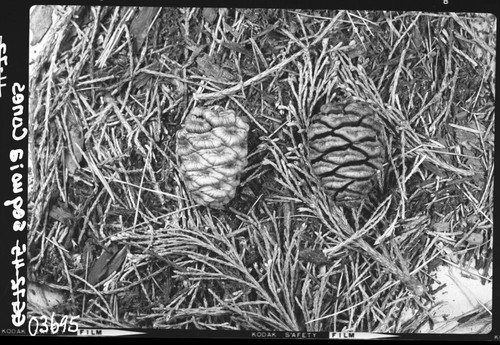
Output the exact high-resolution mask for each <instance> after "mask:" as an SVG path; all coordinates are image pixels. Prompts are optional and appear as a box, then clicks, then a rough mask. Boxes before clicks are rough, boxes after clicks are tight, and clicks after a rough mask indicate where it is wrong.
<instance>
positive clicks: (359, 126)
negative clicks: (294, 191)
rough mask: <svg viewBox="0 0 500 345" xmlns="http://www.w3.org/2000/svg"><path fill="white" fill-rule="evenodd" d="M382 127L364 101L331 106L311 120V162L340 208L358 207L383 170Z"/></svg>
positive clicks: (323, 109)
mask: <svg viewBox="0 0 500 345" xmlns="http://www.w3.org/2000/svg"><path fill="white" fill-rule="evenodd" d="M381 128H382V127H381V125H380V124H379V123H378V122H377V121H376V119H375V116H374V114H373V111H372V110H371V109H370V108H369V107H368V106H367V105H366V104H364V103H362V102H354V101H351V100H347V101H345V102H341V103H328V104H325V105H323V106H322V107H321V109H320V112H319V114H316V115H314V116H313V117H312V119H311V125H310V126H309V128H308V132H307V136H308V139H309V147H310V155H309V160H310V162H311V166H312V168H313V172H314V174H315V175H316V176H317V177H318V178H319V180H320V181H321V184H322V186H323V188H325V190H326V191H327V193H328V194H329V195H331V196H332V198H333V200H335V201H336V202H337V203H338V204H340V205H347V206H355V205H358V204H359V203H360V202H361V201H362V200H363V199H364V198H366V196H367V195H368V193H369V192H370V191H371V190H372V188H373V182H374V176H375V174H376V173H377V171H379V170H381V169H382V165H383V162H384V157H385V155H384V148H383V144H382V140H381Z"/></svg>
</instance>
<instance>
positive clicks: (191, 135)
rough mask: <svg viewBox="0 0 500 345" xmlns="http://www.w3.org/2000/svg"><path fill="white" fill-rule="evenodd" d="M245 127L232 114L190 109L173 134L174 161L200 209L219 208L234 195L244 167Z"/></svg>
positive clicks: (245, 151)
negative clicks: (177, 163) (202, 206)
mask: <svg viewBox="0 0 500 345" xmlns="http://www.w3.org/2000/svg"><path fill="white" fill-rule="evenodd" d="M248 129H249V126H248V124H247V123H246V122H245V121H243V120H242V119H241V118H240V117H238V116H237V114H236V113H235V112H234V111H233V110H230V109H228V110H225V109H224V108H222V107H220V106H213V107H209V108H198V107H196V108H194V109H193V110H192V111H191V113H190V114H189V115H188V116H187V118H186V121H185V123H184V126H183V128H182V129H181V130H179V131H178V132H177V157H178V159H179V163H180V171H181V173H182V174H183V178H184V182H185V185H186V188H187V190H188V191H189V192H190V194H191V196H192V197H193V200H194V201H195V202H197V203H199V204H201V205H204V206H209V207H213V208H222V207H223V206H224V205H226V204H227V203H228V202H229V201H231V199H233V198H234V196H235V194H236V187H237V186H238V185H239V183H240V175H241V172H242V171H243V168H244V167H245V166H246V164H247V158H246V157H247V153H248V150H247V134H248Z"/></svg>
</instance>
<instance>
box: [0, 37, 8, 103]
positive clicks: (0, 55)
mask: <svg viewBox="0 0 500 345" xmlns="http://www.w3.org/2000/svg"><path fill="white" fill-rule="evenodd" d="M6 54H7V45H6V44H5V43H3V37H2V35H0V98H2V88H3V87H5V86H6V85H7V84H6V83H5V79H6V78H7V77H6V76H4V75H3V68H4V66H7V55H6Z"/></svg>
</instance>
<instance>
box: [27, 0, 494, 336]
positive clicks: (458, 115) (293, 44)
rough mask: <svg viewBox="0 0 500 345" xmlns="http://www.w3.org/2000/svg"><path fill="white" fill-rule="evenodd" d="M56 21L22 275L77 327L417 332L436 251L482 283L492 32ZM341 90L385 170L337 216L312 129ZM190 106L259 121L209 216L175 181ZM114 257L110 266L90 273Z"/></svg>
mask: <svg viewBox="0 0 500 345" xmlns="http://www.w3.org/2000/svg"><path fill="white" fill-rule="evenodd" d="M54 10H55V11H56V12H57V13H58V16H59V18H60V21H58V22H56V23H55V24H54V27H53V29H52V30H53V31H49V32H48V33H47V38H48V40H49V43H47V44H46V47H47V48H46V50H45V51H43V52H42V53H41V54H40V56H39V59H38V60H37V61H36V63H35V68H34V72H33V73H32V75H31V82H30V94H31V95H32V99H31V100H30V126H31V128H30V160H31V167H30V171H31V173H30V192H29V199H30V204H29V210H30V224H29V225H30V232H29V255H30V279H31V280H33V281H37V282H42V283H45V284H46V285H48V286H50V287H53V288H56V289H59V290H61V291H64V292H65V293H66V294H67V303H66V304H65V305H64V306H62V307H60V312H61V313H68V312H71V313H73V314H77V315H80V325H81V326H99V327H104V326H112V327H124V328H127V327H156V328H162V329H173V328H190V329H192V328H201V329H219V330H225V329H226V330H236V329H244V330H308V331H365V332H372V331H377V332H391V333H397V332H408V333H410V332H413V331H415V330H416V329H417V328H418V325H419V322H423V321H425V320H427V319H428V318H429V308H430V307H431V306H432V293H430V291H428V289H427V287H428V286H430V284H431V283H432V276H431V271H432V267H435V265H437V264H440V263H441V262H442V260H444V261H446V260H450V256H449V253H454V260H455V261H456V262H455V263H456V264H458V265H461V266H467V265H471V263H472V265H474V266H475V268H478V269H480V270H481V272H482V274H483V275H484V277H485V278H484V279H488V280H489V279H491V275H490V274H489V273H488V269H489V268H490V266H491V263H492V237H493V226H492V225H493V224H492V219H493V171H494V168H493V166H494V122H495V116H494V114H495V112H494V104H495V84H494V83H495V79H494V73H495V70H494V68H495V58H496V56H495V46H494V42H495V39H496V32H495V31H494V28H495V27H496V22H495V20H494V18H493V17H492V16H489V15H483V14H468V13H450V14H444V13H443V14H432V13H421V12H418V13H416V12H407V13H396V12H376V11H373V12H361V11H327V10H324V11H323V10H322V11H318V10H315V11H312V10H311V11H305V10H300V11H294V10H286V9H277V10H261V9H236V10H233V9H231V10H227V9H219V10H217V9H216V10H213V11H212V10H205V11H204V10H202V9H197V8H162V9H158V10H149V11H148V12H146V11H145V10H144V9H142V10H141V9H139V8H114V7H100V8H98V7H93V8H84V7H60V6H55V7H54ZM75 14H78V16H75ZM131 31H132V32H131ZM141 40H142V42H141ZM346 96H351V97H354V98H355V99H359V100H363V101H366V102H369V103H370V104H371V105H372V107H373V108H374V109H375V110H376V112H377V116H378V118H379V119H380V121H381V122H383V123H384V124H385V126H384V128H385V136H386V142H387V155H388V157H389V158H388V160H387V163H386V164H385V166H384V171H383V173H382V174H381V175H380V176H379V177H378V180H379V183H378V184H379V185H378V188H377V190H376V191H375V193H373V195H372V196H371V198H370V200H369V201H368V202H367V203H365V204H364V205H361V207H360V208H359V209H344V208H339V207H337V206H336V205H334V204H332V203H331V202H330V201H329V200H328V197H327V196H326V195H325V193H324V192H323V191H322V189H321V188H320V187H319V185H318V183H317V180H316V179H315V177H314V176H312V175H311V169H310V166H309V163H308V160H307V155H308V147H307V140H306V136H305V129H306V128H307V126H308V124H309V120H310V118H311V115H312V114H313V113H314V112H315V111H317V109H318V106H319V105H321V104H322V103H323V102H326V101H329V100H333V99H337V98H340V97H346ZM195 104H205V105H206V104H220V105H223V106H230V107H232V108H233V109H235V110H236V111H239V112H240V113H242V114H244V115H245V116H247V117H248V119H249V122H250V124H251V132H250V134H249V165H248V167H247V168H246V170H245V173H244V175H243V177H242V184H241V186H240V188H239V192H238V193H237V197H236V199H235V200H234V201H233V202H231V204H230V205H229V206H228V207H227V209H225V210H222V211H214V210H210V209H206V208H203V207H199V206H196V205H194V204H193V203H192V202H191V201H190V199H189V196H188V195H187V194H186V192H185V190H184V187H183V184H182V182H181V177H180V175H179V172H178V166H177V161H176V157H175V146H174V143H175V133H176V130H177V129H178V128H179V126H180V124H181V123H182V121H183V119H184V117H185V116H186V115H187V113H188V112H189V111H190V110H191V109H192V107H193V106H194V105H195ZM111 244H116V245H118V246H119V248H123V247H126V248H127V250H126V251H123V253H125V254H124V256H123V258H120V257H118V258H117V260H115V261H114V262H115V263H117V262H119V263H120V265H118V264H117V265H116V267H115V266H113V268H114V270H110V269H109V265H108V266H106V265H105V264H106V263H104V265H103V266H102V267H101V271H99V272H97V271H96V268H95V267H96V265H95V262H97V261H98V258H99V257H100V256H101V255H102V253H103V252H104V251H105V250H106V248H109V247H110V245H111ZM444 248H446V250H444ZM306 253H307V254H306ZM118 259H123V261H120V260H118ZM121 262H123V264H121ZM101 264H102V262H101ZM106 267H108V271H106ZM96 272H97V273H96ZM94 274H101V276H102V277H103V278H102V280H101V281H99V282H98V283H96V284H90V283H89V282H88V280H89V275H94ZM407 306H413V307H414V308H416V310H418V315H415V320H416V321H415V320H414V321H415V322H410V323H406V324H404V325H402V324H401V323H400V322H399V321H398V320H399V316H400V313H401V311H402V310H403V308H405V307H407ZM33 312H38V313H40V312H43V311H40V310H38V311H33ZM417 321H418V322H417Z"/></svg>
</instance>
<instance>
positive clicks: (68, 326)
mask: <svg viewBox="0 0 500 345" xmlns="http://www.w3.org/2000/svg"><path fill="white" fill-rule="evenodd" d="M76 318H78V316H71V317H70V318H69V320H68V316H67V315H64V316H63V317H62V318H61V320H60V321H59V322H57V320H55V318H54V314H52V315H51V317H50V319H49V318H48V317H47V316H45V315H42V316H41V317H40V321H39V320H38V317H31V318H30V321H29V323H28V331H29V333H30V335H32V336H35V335H38V334H49V332H50V334H56V333H58V332H59V331H60V332H62V333H65V332H71V333H76V332H78V323H76V322H75V319H76ZM33 323H34V324H33Z"/></svg>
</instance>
